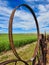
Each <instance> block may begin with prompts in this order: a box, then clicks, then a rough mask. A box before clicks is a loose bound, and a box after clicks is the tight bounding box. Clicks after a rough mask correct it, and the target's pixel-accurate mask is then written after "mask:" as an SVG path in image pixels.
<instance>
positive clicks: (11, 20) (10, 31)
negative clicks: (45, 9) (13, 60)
mask: <svg viewBox="0 0 49 65" xmlns="http://www.w3.org/2000/svg"><path fill="white" fill-rule="evenodd" d="M20 6H25V7H27V8H28V9H29V10H30V12H31V13H32V15H33V17H34V19H35V24H36V27H37V37H38V41H37V46H36V52H35V55H34V56H36V53H37V52H38V47H39V26H38V21H37V19H36V16H35V13H34V11H33V10H32V8H31V7H30V6H28V5H27V4H21V5H19V6H17V7H16V8H15V9H14V10H13V11H12V14H11V16H10V20H9V41H10V45H11V48H12V50H13V53H14V55H15V56H16V57H17V58H18V59H19V60H20V61H24V60H22V59H21V57H19V55H18V53H17V51H16V49H15V46H14V42H13V36H12V23H13V18H14V14H15V11H16V10H17V9H18V8H19V7H20Z"/></svg>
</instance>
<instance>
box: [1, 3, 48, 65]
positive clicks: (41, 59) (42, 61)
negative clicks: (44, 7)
mask: <svg viewBox="0 0 49 65" xmlns="http://www.w3.org/2000/svg"><path fill="white" fill-rule="evenodd" d="M21 6H25V7H26V8H28V9H29V10H30V12H31V13H32V15H33V17H34V20H35V24H36V28H37V37H38V40H37V44H36V47H35V50H34V54H33V56H32V58H31V59H28V60H23V59H21V57H20V56H19V54H18V53H17V51H16V49H15V46H14V42H13V35H12V23H13V18H14V14H15V11H16V10H17V9H18V8H19V7H21ZM45 41H46V36H44V35H42V34H41V35H40V32H39V25H38V21H37V18H36V15H35V13H34V11H33V10H32V8H31V7H30V6H28V5H27V4H21V5H19V6H17V7H16V8H15V9H14V10H13V11H12V13H11V16H10V20H9V42H10V46H11V48H12V51H13V53H14V55H15V56H16V58H17V59H15V60H7V61H5V62H2V63H0V65H6V64H9V63H12V62H15V65H16V63H17V62H18V61H21V62H23V63H24V64H25V65H29V64H28V62H30V61H31V62H32V65H46V53H47V52H46V43H45ZM39 51H40V56H38V54H39V53H38V52H39ZM36 58H37V61H38V62H37V63H36Z"/></svg>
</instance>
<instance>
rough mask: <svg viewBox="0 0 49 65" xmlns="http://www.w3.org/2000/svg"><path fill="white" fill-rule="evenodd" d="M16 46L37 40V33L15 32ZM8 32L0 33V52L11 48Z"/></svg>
mask: <svg viewBox="0 0 49 65" xmlns="http://www.w3.org/2000/svg"><path fill="white" fill-rule="evenodd" d="M13 39H14V45H15V47H21V46H24V45H26V44H29V43H32V42H35V41H36V40H37V35H36V34H13ZM10 49H11V47H10V43H9V38H8V34H0V52H2V51H7V50H10Z"/></svg>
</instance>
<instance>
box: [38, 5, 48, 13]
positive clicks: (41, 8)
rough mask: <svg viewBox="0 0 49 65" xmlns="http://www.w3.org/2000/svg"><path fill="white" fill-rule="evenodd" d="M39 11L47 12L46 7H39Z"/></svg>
mask: <svg viewBox="0 0 49 65" xmlns="http://www.w3.org/2000/svg"><path fill="white" fill-rule="evenodd" d="M38 9H39V10H40V12H45V11H47V10H46V8H45V6H44V5H39V6H38Z"/></svg>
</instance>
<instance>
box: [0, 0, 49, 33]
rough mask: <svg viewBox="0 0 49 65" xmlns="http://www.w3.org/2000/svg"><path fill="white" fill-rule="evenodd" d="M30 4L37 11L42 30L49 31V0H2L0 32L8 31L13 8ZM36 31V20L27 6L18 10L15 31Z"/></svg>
mask: <svg viewBox="0 0 49 65" xmlns="http://www.w3.org/2000/svg"><path fill="white" fill-rule="evenodd" d="M20 4H28V5H29V6H30V7H31V8H32V9H33V10H34V12H35V14H36V17H37V20H38V23H39V28H40V32H43V33H44V32H45V31H46V32H47V33H48V32H49V0H0V33H8V25H9V18H10V15H11V13H12V10H13V9H14V8H15V7H16V6H18V5H20ZM32 32H33V33H34V32H36V25H35V21H34V19H33V17H32V14H31V13H30V11H29V10H28V9H27V8H25V7H20V8H19V9H17V10H16V12H15V16H14V20H13V33H32Z"/></svg>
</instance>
